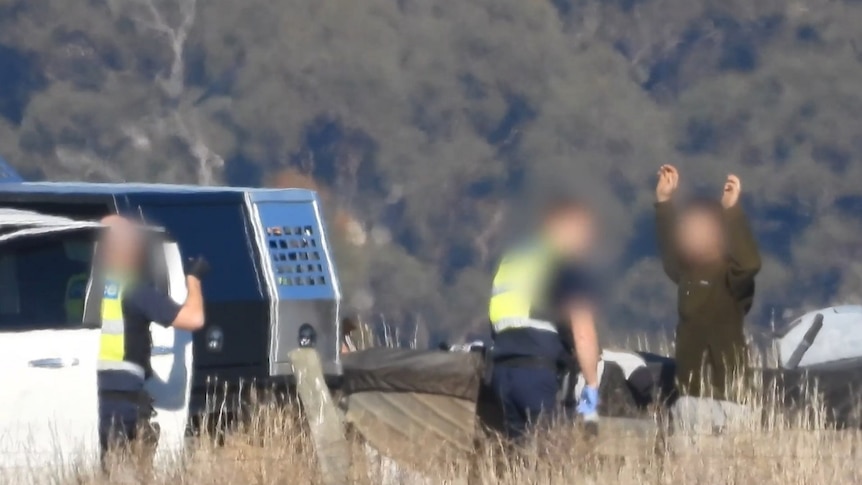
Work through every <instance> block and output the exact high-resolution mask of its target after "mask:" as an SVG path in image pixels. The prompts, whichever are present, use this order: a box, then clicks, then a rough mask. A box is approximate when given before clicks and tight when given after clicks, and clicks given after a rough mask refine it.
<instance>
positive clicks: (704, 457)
mask: <svg viewBox="0 0 862 485" xmlns="http://www.w3.org/2000/svg"><path fill="white" fill-rule="evenodd" d="M290 415H292V412H291V411H288V410H284V409H268V410H264V411H262V412H261V413H260V417H259V418H258V419H256V420H254V422H252V423H251V424H250V425H248V426H247V427H246V428H245V429H240V430H236V431H235V432H234V433H231V434H230V435H229V436H228V437H227V439H226V442H225V443H224V446H212V445H210V444H209V443H210V440H208V439H201V440H199V441H196V442H195V443H194V444H193V446H192V447H191V450H190V451H189V453H188V455H187V456H185V457H182V458H181V459H180V457H177V459H176V460H175V463H173V464H171V465H169V466H166V467H165V468H164V469H159V470H156V471H153V470H150V469H147V468H146V467H143V466H139V465H138V464H137V463H136V462H135V460H134V457H131V458H129V457H125V458H124V457H117V458H118V459H117V460H116V461H115V462H114V463H112V465H111V473H110V475H109V476H104V475H101V474H100V473H98V472H97V471H96V470H81V469H75V468H74V467H69V468H66V469H63V470H60V469H57V470H50V471H49V470H42V471H41V472H39V473H37V472H36V471H33V473H32V474H30V475H29V476H28V477H27V480H26V481H27V482H30V483H34V484H35V483H39V484H42V483H44V484H46V485H48V484H50V485H72V484H75V485H89V484H92V485H107V484H124V483H129V484H159V485H161V484H165V485H168V484H170V485H178V484H189V485H204V484H206V485H220V484H224V485H227V484H260V485H264V484H266V485H269V484H273V485H275V484H305V483H309V484H313V483H320V481H319V476H318V472H317V468H316V464H315V458H314V452H313V450H312V448H311V443H310V440H309V438H308V433H307V432H306V431H305V430H304V428H303V427H302V426H300V425H299V424H297V421H296V420H295V419H291V418H289V416H290ZM767 415H768V418H767V419H766V425H764V426H761V425H757V426H754V425H752V426H751V427H750V428H748V429H741V430H738V431H735V432H731V433H729V434H726V435H724V436H720V437H714V436H702V437H698V438H697V440H696V442H695V443H694V444H692V445H690V446H686V447H684V448H683V449H677V448H674V449H668V448H669V445H668V444H666V443H661V442H659V444H658V446H657V447H656V448H655V449H654V448H652V447H651V446H650V444H651V443H652V442H651V441H650V440H642V441H640V442H634V441H632V440H630V439H628V438H625V437H615V436H612V435H608V434H607V433H602V432H600V436H599V438H598V439H595V440H593V439H588V438H586V437H585V436H583V435H581V434H580V433H579V432H578V429H577V428H576V427H574V426H571V425H561V426H558V427H557V429H556V430H555V431H553V432H551V433H549V434H545V435H542V436H536V437H535V438H534V439H533V441H532V442H531V443H530V444H529V445H528V446H526V447H525V448H524V449H523V450H521V451H519V452H511V451H510V452H506V451H505V450H504V447H503V446H502V445H501V444H500V443H499V441H497V440H496V439H494V438H488V439H487V440H485V442H484V443H483V446H482V448H483V449H482V450H481V451H479V452H477V454H476V455H475V456H473V457H460V458H454V459H451V460H448V461H446V462H444V463H438V464H434V465H433V466H431V464H429V466H428V467H427V468H428V470H425V474H424V476H423V475H421V474H418V473H411V472H410V471H409V470H398V469H397V467H396V466H395V465H394V464H393V463H391V462H388V461H387V460H386V459H381V458H380V457H379V456H378V457H375V456H373V453H369V449H368V448H367V447H365V446H364V445H362V444H361V443H359V442H358V441H355V442H353V443H352V453H353V466H352V479H351V483H356V484H383V483H385V484H397V483H404V484H441V483H451V484H467V483H480V484H489V485H490V484H512V485H515V484H518V485H523V484H561V485H562V484H566V485H570V484H581V483H583V484H593V483H595V484H617V483H619V484H632V485H634V484H678V483H685V484H739V485H748V484H760V485H766V484H812V485H813V484H818V485H819V484H825V483H828V484H844V483H846V484H852V483H862V467H860V466H859V463H860V458H862V456H860V452H859V451H858V449H859V443H860V434H859V433H858V432H854V431H840V432H839V431H831V430H827V429H826V428H825V427H823V426H821V425H819V424H818V423H817V419H818V415H819V414H818V413H814V414H813V416H809V417H808V418H807V419H802V418H796V419H792V418H788V417H785V416H781V415H778V414H775V413H767ZM422 452H423V449H422V444H421V443H416V450H415V453H418V454H420V455H421V453H422ZM471 474H472V481H469V482H468V477H470V476H471ZM3 483H24V481H22V480H19V479H16V480H14V481H12V480H11V477H7V479H6V480H3Z"/></svg>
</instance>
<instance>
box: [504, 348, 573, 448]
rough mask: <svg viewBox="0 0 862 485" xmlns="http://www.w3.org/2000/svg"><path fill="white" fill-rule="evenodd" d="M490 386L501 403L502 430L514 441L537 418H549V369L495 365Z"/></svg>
mask: <svg viewBox="0 0 862 485" xmlns="http://www.w3.org/2000/svg"><path fill="white" fill-rule="evenodd" d="M492 386H493V388H494V392H495V394H496V395H497V397H498V398H499V399H500V402H501V404H502V406H503V418H504V420H505V423H504V429H505V433H506V435H507V436H508V437H509V438H512V439H515V440H517V439H520V438H521V437H522V436H524V434H525V433H526V431H527V429H528V428H529V427H530V426H535V425H537V424H538V421H539V419H540V417H541V419H548V418H550V415H551V414H552V413H553V412H554V410H555V407H556V405H557V386H558V384H557V373H556V372H555V371H554V370H551V369H550V368H544V367H520V366H509V365H505V364H503V365H500V364H498V365H496V366H494V377H493V381H492Z"/></svg>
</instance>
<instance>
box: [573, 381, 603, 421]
mask: <svg viewBox="0 0 862 485" xmlns="http://www.w3.org/2000/svg"><path fill="white" fill-rule="evenodd" d="M578 414H580V415H581V416H583V417H584V418H585V419H596V418H598V415H599V390H598V389H597V388H595V387H591V386H584V390H583V391H581V398H580V399H579V400H578Z"/></svg>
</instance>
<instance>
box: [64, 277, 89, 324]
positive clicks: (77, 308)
mask: <svg viewBox="0 0 862 485" xmlns="http://www.w3.org/2000/svg"><path fill="white" fill-rule="evenodd" d="M89 282H90V273H89V272H86V273H78V274H75V275H72V276H71V277H70V278H69V280H68V281H67V282H66V299H65V308H66V323H81V321H82V320H83V319H84V301H85V299H86V297H87V284H88V283H89Z"/></svg>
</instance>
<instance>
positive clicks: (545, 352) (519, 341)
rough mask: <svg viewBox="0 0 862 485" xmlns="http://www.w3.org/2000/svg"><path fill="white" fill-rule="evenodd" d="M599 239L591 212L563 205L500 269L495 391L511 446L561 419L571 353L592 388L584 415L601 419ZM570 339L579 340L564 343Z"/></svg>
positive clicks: (566, 201)
mask: <svg viewBox="0 0 862 485" xmlns="http://www.w3.org/2000/svg"><path fill="white" fill-rule="evenodd" d="M594 236H595V225H594V216H593V213H592V211H591V210H590V209H589V207H587V206H586V205H584V204H583V203H582V202H580V201H577V200H574V199H571V198H568V197H563V198H559V199H556V200H554V201H552V202H551V203H550V204H548V206H547V207H546V210H545V212H544V214H543V219H542V225H541V231H540V234H539V235H537V236H536V237H535V238H534V239H532V240H530V241H528V242H526V243H525V244H522V245H520V246H518V247H515V248H513V249H512V250H511V251H509V252H507V253H506V254H505V255H504V257H503V258H502V261H501V262H500V265H499V268H498V270H497V273H496V276H495V277H494V283H493V289H492V296H491V301H490V309H489V314H490V320H491V325H492V335H493V349H492V350H491V352H492V354H491V355H492V359H493V365H494V368H493V376H492V387H493V389H494V392H495V393H496V395H497V397H498V398H499V399H500V402H501V405H502V408H503V414H504V420H505V433H506V434H507V435H508V436H509V437H510V438H513V439H518V438H520V437H522V436H523V435H524V433H525V432H526V431H527V429H528V426H530V425H535V424H536V423H537V421H538V419H539V418H540V415H545V416H547V415H550V414H551V413H553V412H555V411H556V409H555V408H556V407H557V395H558V387H559V385H558V375H559V373H560V370H561V369H562V368H567V367H568V364H569V362H570V361H571V360H572V358H573V356H572V351H574V354H575V355H574V358H575V359H576V361H577V363H578V365H579V367H580V370H581V372H582V374H583V376H584V378H585V381H586V385H585V386H584V389H583V392H582V394H581V396H580V402H579V404H578V413H579V414H580V415H581V416H583V417H584V419H586V420H595V419H597V416H598V414H597V406H598V372H597V366H598V361H599V346H598V339H597V335H596V328H595V311H596V308H595V296H596V295H595V294H594V293H595V292H594V288H593V278H592V277H591V272H590V271H589V270H588V269H587V268H588V267H589V261H588V260H587V258H588V257H589V256H590V254H591V248H592V246H593V240H594ZM568 332H571V333H570V334H569V335H570V336H571V337H572V338H570V339H567V338H564V337H562V336H561V334H563V335H564V334H567V333H568ZM567 341H568V342H571V343H572V344H573V345H572V346H573V347H574V349H571V348H569V346H567V345H565V342H567Z"/></svg>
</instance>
